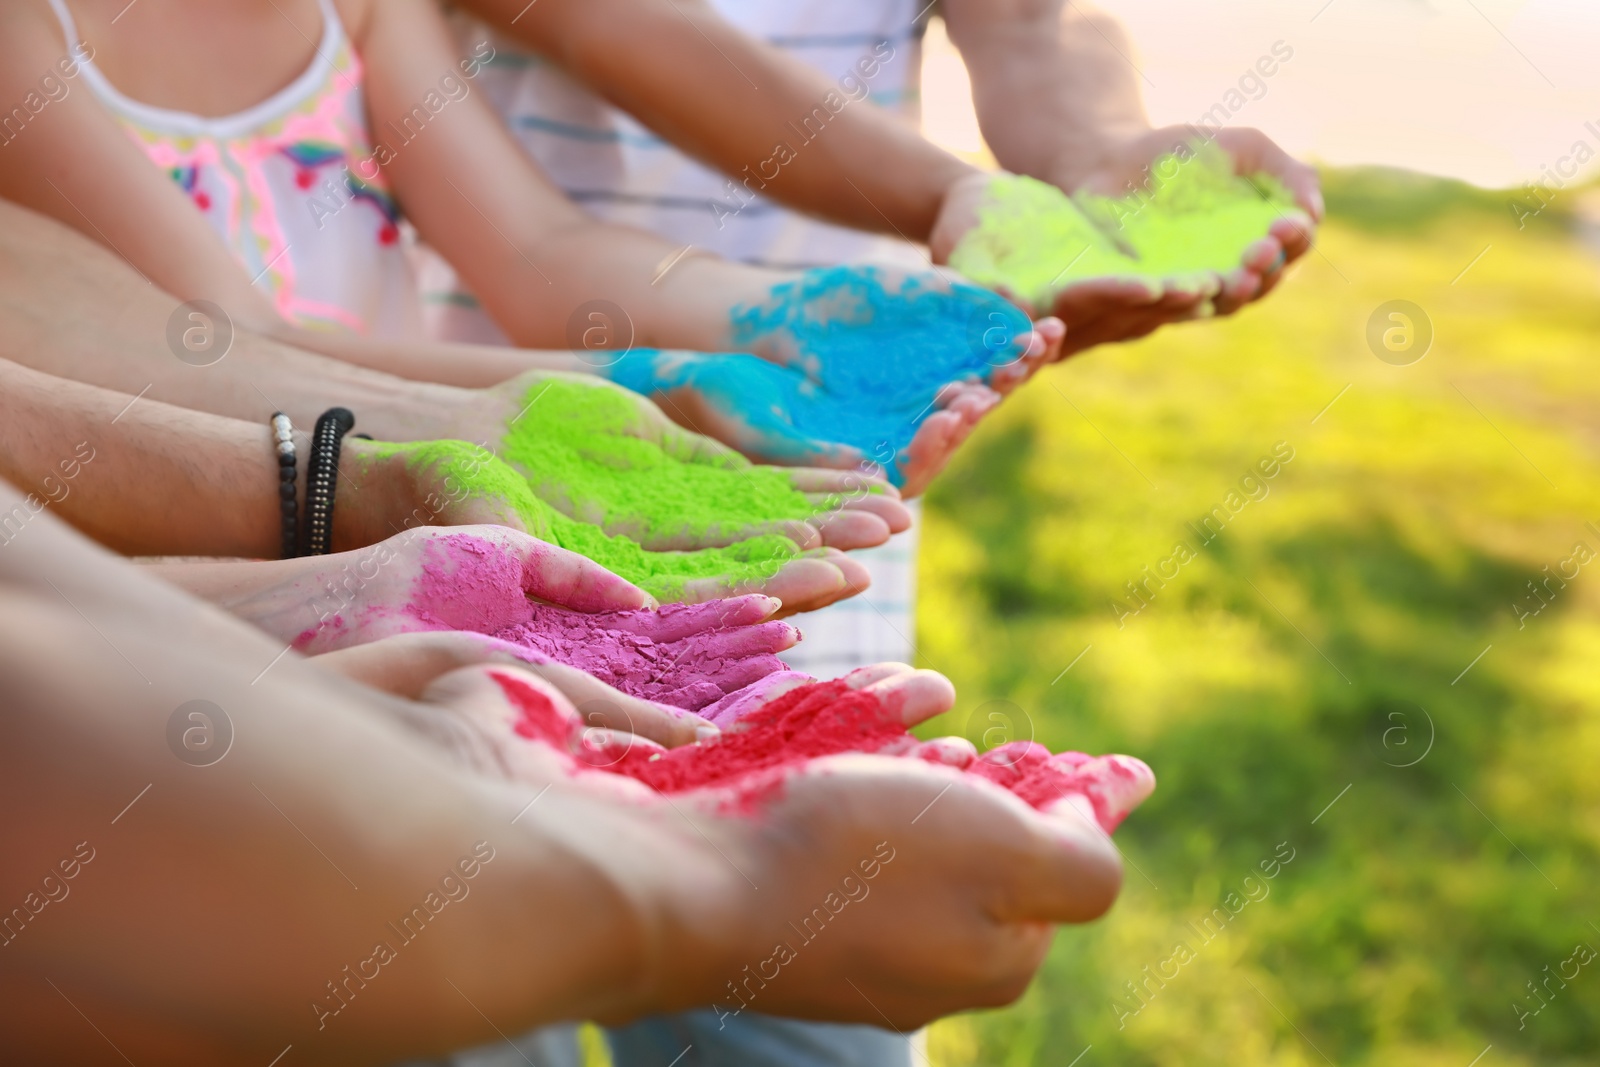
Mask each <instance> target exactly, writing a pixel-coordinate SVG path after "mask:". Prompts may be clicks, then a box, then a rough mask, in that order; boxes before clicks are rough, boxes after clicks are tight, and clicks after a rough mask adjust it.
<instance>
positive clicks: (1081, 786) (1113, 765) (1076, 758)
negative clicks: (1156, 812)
mask: <svg viewBox="0 0 1600 1067" xmlns="http://www.w3.org/2000/svg"><path fill="white" fill-rule="evenodd" d="M1051 763H1052V765H1053V767H1054V768H1056V769H1057V773H1058V774H1060V775H1061V776H1062V783H1061V788H1062V792H1063V794H1064V795H1063V801H1065V800H1066V799H1069V798H1074V797H1076V798H1080V799H1081V800H1083V801H1084V802H1086V804H1087V807H1088V809H1089V810H1088V812H1087V814H1088V816H1089V817H1090V818H1091V819H1092V820H1093V821H1094V823H1095V824H1096V825H1097V826H1099V828H1100V829H1101V830H1103V831H1105V832H1106V833H1108V834H1109V833H1111V832H1112V831H1113V830H1115V829H1116V828H1117V827H1118V826H1119V825H1120V824H1121V823H1122V820H1123V819H1125V818H1127V817H1128V814H1129V813H1130V812H1132V811H1133V809H1134V808H1137V807H1138V806H1139V805H1140V804H1143V803H1144V802H1145V801H1146V800H1147V799H1149V797H1150V794H1151V793H1152V792H1153V791H1154V790H1155V787H1156V776H1155V773H1154V772H1153V771H1151V770H1150V768H1149V767H1148V766H1147V765H1146V764H1145V762H1144V761H1143V760H1138V759H1135V758H1133V757H1132V756H1095V757H1088V756H1085V755H1084V754H1083V753H1081V752H1063V753H1061V754H1060V755H1057V756H1054V757H1052V759H1051ZM1075 807H1076V808H1077V810H1078V812H1079V813H1080V814H1083V813H1084V812H1083V805H1075ZM1046 810H1047V811H1053V810H1054V808H1053V806H1052V807H1049V808H1047V809H1046Z"/></svg>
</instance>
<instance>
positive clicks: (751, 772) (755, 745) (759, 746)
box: [494, 673, 1155, 833]
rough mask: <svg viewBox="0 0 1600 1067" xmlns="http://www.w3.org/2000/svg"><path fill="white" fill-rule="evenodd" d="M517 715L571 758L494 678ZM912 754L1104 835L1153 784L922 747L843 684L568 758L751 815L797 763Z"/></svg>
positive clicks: (506, 682) (1003, 753)
mask: <svg viewBox="0 0 1600 1067" xmlns="http://www.w3.org/2000/svg"><path fill="white" fill-rule="evenodd" d="M494 677H495V680H496V681H497V682H499V683H500V687H501V689H502V690H504V691H505V694H506V696H507V697H508V698H509V699H510V700H511V701H512V703H513V704H515V705H516V706H517V708H518V710H519V711H520V712H521V713H522V717H521V719H520V720H519V721H518V722H517V723H516V726H515V729H516V732H517V733H518V734H519V735H520V736H522V737H526V738H529V739H531V740H539V741H547V742H549V743H550V744H553V745H555V746H556V747H557V748H559V749H561V750H562V751H567V752H572V751H573V746H572V745H571V743H570V742H571V739H572V737H573V735H574V731H575V729H577V724H576V722H575V721H574V720H573V719H571V718H570V717H568V716H566V715H563V714H562V713H561V712H560V711H558V710H557V709H556V707H555V706H554V705H553V704H552V703H551V702H550V700H549V699H548V698H547V697H545V695H544V694H543V693H541V692H540V691H539V690H537V689H535V688H533V687H532V686H530V685H528V684H527V683H526V682H525V681H522V680H521V679H517V678H513V677H511V676H509V675H502V674H498V673H497V674H495V676H494ZM912 749H918V752H917V754H918V756H919V758H922V759H925V760H927V761H928V762H930V763H939V764H944V765H947V766H954V767H957V768H958V769H963V770H965V771H967V772H968V773H969V774H973V775H976V776H978V777H980V778H985V779H987V780H989V781H991V782H994V783H995V784H996V785H999V786H1001V787H1002V788H1004V789H1007V790H1009V791H1011V792H1012V793H1013V794H1015V795H1016V796H1017V797H1018V798H1020V799H1021V800H1023V801H1025V802H1026V803H1028V804H1030V805H1032V806H1033V807H1035V808H1047V807H1050V806H1051V805H1053V804H1056V803H1058V802H1060V801H1061V800H1063V799H1065V798H1066V797H1067V796H1068V795H1071V794H1077V795H1079V796H1082V797H1084V798H1086V799H1087V800H1088V801H1089V803H1090V805H1091V806H1092V807H1093V809H1094V815H1095V821H1096V822H1098V823H1099V824H1100V827H1101V829H1103V830H1105V832H1106V833H1110V832H1111V831H1112V830H1114V829H1115V828H1116V826H1117V824H1118V823H1120V822H1121V821H1122V820H1123V818H1125V817H1126V816H1127V814H1128V812H1130V811H1132V810H1133V808H1134V807H1136V806H1137V805H1138V804H1139V803H1140V802H1141V801H1143V800H1144V798H1145V797H1146V796H1148V795H1149V793H1150V789H1151V787H1153V785H1154V784H1155V778H1154V776H1153V775H1152V774H1151V773H1150V769H1149V768H1148V767H1146V766H1145V765H1144V764H1143V763H1141V762H1140V761H1138V760H1136V759H1132V758H1130V757H1128V756H1100V757H1094V756H1088V755H1085V754H1084V753H1082V752H1063V753H1061V754H1060V755H1051V753H1050V750H1049V749H1047V748H1045V747H1044V746H1043V745H1040V744H1035V743H1034V742H1031V741H1018V742H1013V743H1012V744H1008V745H1001V746H999V747H998V748H995V749H991V750H990V751H989V752H987V753H985V754H984V755H982V756H978V757H973V755H972V753H971V750H970V749H966V750H965V751H964V752H963V751H962V750H961V749H960V748H958V747H956V746H941V745H938V744H930V745H923V744H921V743H920V742H918V741H917V739H916V738H915V737H913V736H912V735H911V734H910V733H909V732H908V731H907V730H906V726H905V723H904V722H903V721H902V720H901V718H900V716H899V715H898V714H897V713H895V712H894V711H892V710H891V709H889V708H887V707H885V706H884V704H883V702H882V701H881V700H879V699H878V697H877V696H875V695H874V694H871V693H867V692H863V691H862V690H859V689H851V688H850V687H849V686H848V685H846V684H845V683H844V682H843V681H842V680H840V681H833V682H815V683H812V684H810V685H803V686H800V687H799V688H797V689H792V690H790V691H789V692H787V693H784V694H783V695H782V696H780V697H778V698H777V699H776V700H774V701H772V702H771V703H770V704H767V705H764V706H763V707H760V708H758V709H756V710H755V711H752V712H750V713H749V714H748V715H745V716H744V717H743V718H741V719H740V720H739V725H738V728H737V729H735V730H730V731H727V732H724V733H722V734H720V735H718V736H717V737H715V738H713V739H711V740H709V741H703V742H700V743H699V744H694V745H684V746H683V747H681V748H674V749H663V748H661V747H660V746H659V745H655V744H650V743H645V742H639V741H634V742H633V743H632V744H629V745H626V746H618V745H606V746H603V747H599V748H594V747H591V746H587V745H584V746H578V747H577V751H576V752H574V753H573V754H574V755H575V756H576V758H577V759H578V760H579V762H581V763H585V764H587V765H588V766H590V767H591V768H592V769H594V770H601V771H606V772H609V773H611V774H621V775H626V776H627V777H629V778H633V779H635V780H636V781H639V782H643V783H644V784H645V785H647V786H649V787H650V788H651V789H654V790H655V791H656V792H658V793H682V792H686V791H688V790H691V789H701V788H706V787H731V788H732V792H731V795H730V796H729V805H728V806H729V807H731V808H732V809H734V810H738V811H741V812H749V811H751V810H754V809H755V808H757V807H759V806H760V805H761V804H762V803H764V802H765V801H767V800H769V799H771V798H772V797H773V796H774V795H775V794H776V793H777V792H778V791H779V790H781V789H782V786H783V781H784V779H785V777H786V776H787V774H788V772H789V771H790V770H791V769H793V768H794V767H795V766H796V765H797V764H802V763H805V762H807V761H809V760H813V759H817V758H818V757H821V756H832V755H835V754H837V753H841V752H874V753H883V754H888V755H894V754H900V753H905V752H909V751H911V750H912Z"/></svg>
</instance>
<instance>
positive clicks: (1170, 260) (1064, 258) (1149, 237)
mask: <svg viewBox="0 0 1600 1067" xmlns="http://www.w3.org/2000/svg"><path fill="white" fill-rule="evenodd" d="M1297 210H1299V209H1298V208H1297V207H1296V206H1295V203H1294V199H1293V197H1291V196H1290V195H1289V193H1288V191H1287V190H1286V189H1284V187H1283V185H1282V184H1281V183H1279V182H1278V181H1277V180H1276V179H1274V178H1272V177H1271V176H1269V175H1255V176H1254V177H1252V178H1249V179H1246V178H1241V177H1239V176H1238V175H1236V174H1235V173H1234V168H1233V160H1232V158H1231V157H1230V156H1229V155H1228V154H1227V153H1226V152H1225V151H1223V150H1222V149H1221V148H1219V147H1218V146H1217V145H1216V144H1215V143H1212V142H1209V141H1207V142H1196V143H1195V144H1193V145H1191V146H1190V148H1189V149H1188V151H1186V152H1179V153H1172V154H1169V155H1166V156H1163V157H1161V158H1160V159H1158V160H1156V161H1155V162H1154V163H1153V164H1151V166H1150V181H1149V183H1148V185H1147V187H1146V188H1145V189H1143V190H1137V191H1135V192H1133V193H1130V194H1129V195H1127V196H1125V197H1121V198H1112V197H1105V196H1096V195H1094V194H1090V193H1081V192H1080V193H1078V194H1076V195H1075V196H1072V197H1069V196H1067V194H1065V193H1063V192H1062V191H1061V190H1060V189H1057V188H1056V187H1055V186H1052V185H1047V184H1045V183H1044V182H1041V181H1037V180H1035V179H1033V178H1027V177H1013V176H1006V177H1000V178H996V179H995V180H994V181H993V182H992V183H991V184H990V186H989V190H988V197H987V202H986V203H985V204H984V206H983V207H981V208H980V209H979V213H978V225H977V226H975V227H973V228H972V229H971V230H969V231H968V232H967V233H966V235H965V236H963V237H962V239H961V241H960V243H959V244H957V246H956V248H955V251H954V252H952V253H951V256H950V265H951V266H952V267H954V268H955V269H956V270H959V271H960V272H961V273H962V274H964V275H966V276H967V277H968V278H971V279H972V280H973V281H976V282H978V283H979V284H982V285H989V286H995V287H998V288H1006V289H1009V290H1011V291H1012V292H1014V293H1016V294H1017V295H1018V296H1021V297H1022V298H1024V299H1026V300H1028V301H1030V302H1032V303H1033V304H1035V305H1037V306H1048V305H1049V303H1050V301H1051V299H1052V298H1053V296H1054V295H1055V294H1056V293H1057V292H1059V291H1060V290H1061V289H1064V288H1066V287H1067V286H1069V285H1071V284H1073V283H1074V282H1080V281H1084V280H1085V279H1089V278H1105V277H1113V278H1142V279H1145V280H1148V281H1151V282H1154V283H1156V284H1158V285H1159V284H1160V283H1161V282H1162V281H1170V280H1178V281H1183V280H1188V279H1192V278H1194V277H1195V276H1197V275H1210V274H1221V273H1225V272H1227V271H1230V270H1232V269H1234V268H1235V267H1237V266H1238V265H1239V260H1240V258H1241V256H1242V255H1243V253H1244V250H1245V249H1246V248H1247V247H1248V246H1249V245H1250V244H1251V243H1252V242H1254V241H1258V240H1260V239H1261V238H1263V237H1266V236H1267V235H1268V231H1269V230H1270V228H1271V226H1272V224H1273V223H1274V222H1275V221H1277V220H1278V219H1280V218H1282V217H1284V214H1285V213H1286V212H1290V211H1297Z"/></svg>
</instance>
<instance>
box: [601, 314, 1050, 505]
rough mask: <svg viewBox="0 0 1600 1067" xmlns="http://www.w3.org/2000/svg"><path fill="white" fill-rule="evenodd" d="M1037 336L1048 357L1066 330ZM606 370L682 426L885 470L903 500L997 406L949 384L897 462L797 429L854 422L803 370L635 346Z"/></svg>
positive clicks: (864, 500)
mask: <svg viewBox="0 0 1600 1067" xmlns="http://www.w3.org/2000/svg"><path fill="white" fill-rule="evenodd" d="M1038 329H1039V333H1040V336H1041V337H1042V338H1045V340H1046V350H1047V351H1053V350H1058V349H1059V346H1060V341H1061V336H1062V334H1063V333H1064V332H1065V330H1064V329H1063V328H1062V326H1061V325H1060V323H1059V322H1057V321H1056V320H1055V319H1046V320H1044V321H1042V322H1041V323H1039V326H1038ZM1052 346H1053V349H1052ZM1039 362H1041V361H1029V362H1026V363H1024V362H1019V363H1018V364H1017V367H1016V368H1004V369H1003V371H1004V373H1002V372H997V373H996V374H995V375H994V377H995V379H996V380H997V381H1000V382H1003V383H1005V384H1006V385H1008V386H1009V385H1011V384H1013V383H1014V382H1015V381H1016V375H1024V376H1025V375H1027V374H1031V373H1032V371H1033V370H1034V369H1036V366H1037V365H1038V364H1039ZM605 373H606V374H608V375H610V376H611V377H612V378H613V380H615V381H617V382H619V383H621V384H623V385H626V386H627V387H628V388H630V389H633V390H635V391H638V392H643V393H645V394H646V395H648V396H649V397H650V398H651V399H652V400H654V401H655V402H656V403H657V404H659V405H660V406H661V409H662V410H663V411H665V412H666V413H667V414H668V415H670V416H671V417H672V418H673V419H675V420H677V422H678V423H679V424H680V425H682V426H684V427H685V428H687V429H690V430H693V431H694V432H696V433H700V434H705V435H706V436H708V437H714V438H716V439H717V440H719V441H722V442H724V443H726V444H728V445H731V446H732V447H734V448H736V449H738V450H739V451H740V452H742V453H743V454H744V455H746V456H748V457H750V458H751V459H753V460H756V461H758V462H765V463H778V464H797V465H805V466H811V467H835V468H839V469H841V470H852V471H866V470H876V469H878V468H880V467H882V468H887V469H889V470H890V471H892V472H894V473H895V474H896V475H897V476H898V478H899V480H900V485H899V493H898V494H897V495H899V496H904V497H914V496H917V495H919V494H920V493H922V492H923V491H924V490H925V489H926V488H927V486H928V484H929V483H930V482H932V481H933V478H934V477H935V476H936V475H937V474H938V473H939V472H940V471H941V470H943V469H944V467H945V464H947V463H948V462H949V461H950V458H951V457H952V456H953V455H954V454H955V451H956V449H957V448H959V447H960V445H961V444H962V442H964V441H965V440H966V439H967V437H968V436H969V435H970V434H971V433H972V431H973V430H974V429H975V428H976V427H977V424H978V422H979V420H981V419H982V418H983V417H984V416H985V415H987V414H988V413H989V412H991V411H993V410H994V408H995V407H996V406H997V405H998V404H999V403H1000V399H1001V396H1000V394H999V393H998V392H996V391H995V389H993V388H991V387H989V386H987V385H984V384H982V383H980V382H956V383H951V384H948V385H946V386H945V387H944V388H942V389H940V390H939V391H938V393H937V394H935V396H934V398H933V402H932V403H931V404H930V405H929V406H928V410H927V412H926V413H925V414H924V415H923V417H922V419H921V421H920V422H919V423H918V424H917V426H916V429H915V430H914V431H913V433H912V434H911V438H910V441H909V443H908V444H906V445H905V447H904V448H903V449H901V450H900V452H899V453H898V455H893V456H891V455H888V454H887V449H884V450H880V449H877V448H874V449H873V455H870V456H869V454H868V452H867V451H866V450H865V448H864V447H863V446H862V445H860V444H845V443H842V442H838V441H827V440H821V439H818V438H814V437H810V436H807V434H806V432H805V431H804V430H802V429H801V428H800V427H799V426H798V425H796V422H795V419H796V415H797V413H798V412H799V411H800V410H801V409H802V408H806V407H808V406H815V405H819V404H837V405H838V408H839V414H838V416H837V418H838V421H839V422H840V423H841V424H843V423H848V422H849V421H850V417H849V414H848V412H849V406H848V405H847V404H844V403H842V402H840V401H839V398H836V397H833V396H831V395H829V394H827V393H825V392H820V391H818V390H816V389H815V388H814V387H811V386H808V385H806V384H805V382H804V379H803V378H802V376H801V375H800V374H799V373H798V372H797V371H795V370H793V369H791V368H788V367H780V366H777V365H775V364H773V363H769V362H767V361H766V360H763V359H758V358H757V357H755V356H749V355H740V354H726V355H708V354H704V353H699V352H679V351H661V350H657V349H635V350H633V351H630V352H628V353H626V354H625V355H623V356H622V357H621V358H620V359H619V360H618V361H617V362H616V363H615V364H613V365H612V366H611V367H609V368H607V369H606V371H605ZM760 397H782V398H786V400H785V401H784V402H780V403H761V402H759V400H756V399H755V398H760ZM840 436H842V437H843V436H849V434H848V433H843V434H840ZM885 444H887V442H885ZM811 477H814V476H809V475H808V476H806V480H807V481H808V480H809V478H811ZM885 495H886V494H882V493H879V494H876V495H870V496H861V495H857V496H855V497H854V500H855V506H856V507H857V508H866V507H878V506H882V503H883V497H884V496H885Z"/></svg>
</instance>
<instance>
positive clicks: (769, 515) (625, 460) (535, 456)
mask: <svg viewBox="0 0 1600 1067" xmlns="http://www.w3.org/2000/svg"><path fill="white" fill-rule="evenodd" d="M639 403H640V401H639V398H638V397H637V396H634V395H633V394H631V393H628V392H626V391H624V390H622V389H620V388H618V387H616V386H612V385H597V384H590V383H585V382H578V381H572V380H568V379H561V378H553V379H549V380H547V381H543V382H539V383H537V384H535V385H534V386H532V387H531V388H530V389H529V390H528V393H527V395H526V396H524V397H523V400H522V405H523V414H522V415H521V416H520V417H519V418H517V419H516V420H514V421H513V422H512V424H511V425H510V426H509V427H507V429H506V434H505V439H504V446H503V451H502V454H503V455H504V457H505V459H506V461H507V462H508V463H510V464H511V465H512V466H513V467H515V468H516V469H517V470H518V471H520V472H521V473H522V474H523V475H524V476H525V477H526V478H527V479H528V481H529V483H530V485H531V486H532V488H533V490H534V492H535V493H536V494H537V495H538V496H539V497H541V498H542V499H544V500H547V501H549V502H551V503H553V504H555V505H556V506H557V507H558V508H559V509H560V510H561V511H563V512H566V513H567V514H569V515H571V516H573V517H574V518H577V519H581V520H582V521H584V522H587V523H592V524H594V525H596V526H603V527H605V528H607V529H609V530H611V531H612V532H614V533H616V532H621V533H626V534H627V535H628V536H630V537H633V538H634V539H635V540H637V541H639V542H641V543H642V544H646V545H660V544H663V543H668V544H683V543H685V542H686V541H687V542H689V543H696V544H704V543H716V542H718V541H729V540H732V539H734V538H735V537H737V536H738V535H739V532H740V531H741V530H745V529H749V528H750V527H751V526H754V525H758V524H764V523H771V522H773V521H775V520H782V519H801V520H804V519H809V518H812V517H814V516H815V515H816V514H817V513H818V511H819V508H818V506H817V505H816V504H813V503H812V502H811V501H810V500H809V499H807V497H806V496H805V494H803V493H801V492H799V491H797V490H796V489H795V488H794V486H793V483H792V482H791V481H790V476H789V473H788V472H787V471H784V470H782V469H780V468H776V467H758V466H755V465H753V464H751V463H749V462H748V461H746V460H744V459H743V458H741V457H738V456H730V457H727V458H725V459H718V460H717V461H715V462H712V463H696V462H692V461H691V459H690V457H688V456H684V455H678V454H674V453H672V452H669V451H668V450H666V449H664V448H662V446H661V445H658V444H656V443H655V442H654V441H647V440H642V439H641V438H639V437H637V436H634V433H635V431H636V430H637V428H638V427H639V425H640V424H641V422H642V421H643V419H642V417H641V414H640V411H639ZM674 432H676V428H674ZM687 440H688V442H694V441H698V440H700V439H699V438H696V437H692V436H691V437H689V438H688V439H687Z"/></svg>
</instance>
